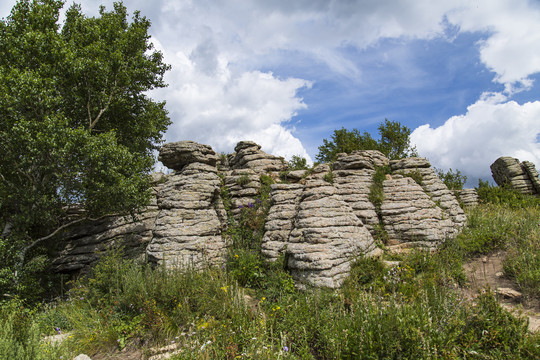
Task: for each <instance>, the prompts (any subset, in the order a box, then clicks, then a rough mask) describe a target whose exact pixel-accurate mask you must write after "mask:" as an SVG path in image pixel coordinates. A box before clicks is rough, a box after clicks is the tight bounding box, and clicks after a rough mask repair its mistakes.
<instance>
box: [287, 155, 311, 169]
mask: <svg viewBox="0 0 540 360" xmlns="http://www.w3.org/2000/svg"><path fill="white" fill-rule="evenodd" d="M288 165H289V169H290V170H307V169H309V167H308V165H307V160H306V158H305V157H302V156H300V155H293V156H292V157H291V160H289V163H288Z"/></svg>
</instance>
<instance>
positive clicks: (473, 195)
mask: <svg viewBox="0 0 540 360" xmlns="http://www.w3.org/2000/svg"><path fill="white" fill-rule="evenodd" d="M454 192H455V194H456V196H457V198H458V199H459V201H460V202H461V204H463V206H464V207H474V206H477V205H478V192H476V189H462V190H455V191H454Z"/></svg>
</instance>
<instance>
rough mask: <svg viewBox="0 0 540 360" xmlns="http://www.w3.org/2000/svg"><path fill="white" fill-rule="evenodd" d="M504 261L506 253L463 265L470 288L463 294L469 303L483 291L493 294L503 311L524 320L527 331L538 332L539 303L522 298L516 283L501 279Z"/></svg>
mask: <svg viewBox="0 0 540 360" xmlns="http://www.w3.org/2000/svg"><path fill="white" fill-rule="evenodd" d="M505 257H506V253H505V252H503V251H500V252H497V253H493V254H490V255H486V256H481V257H478V258H475V259H473V260H471V261H469V262H468V263H466V264H465V265H464V269H465V272H466V274H467V277H468V280H469V284H470V285H469V287H468V288H466V289H463V291H464V293H465V295H466V296H467V297H468V298H470V299H474V298H475V297H476V296H477V294H478V293H479V292H481V291H484V290H485V289H486V288H489V289H491V290H493V291H495V292H496V293H497V297H498V300H499V302H500V304H501V306H502V307H503V308H505V309H506V310H508V311H510V312H512V313H513V314H515V315H517V316H525V317H527V318H528V319H529V330H530V331H533V332H537V331H540V302H539V301H538V299H527V298H525V297H524V296H523V295H522V294H521V292H520V291H519V286H518V285H517V284H516V282H515V281H513V280H512V279H510V278H508V277H506V276H505V275H504V269H503V261H504V259H505Z"/></svg>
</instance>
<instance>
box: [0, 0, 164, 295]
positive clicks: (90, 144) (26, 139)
mask: <svg viewBox="0 0 540 360" xmlns="http://www.w3.org/2000/svg"><path fill="white" fill-rule="evenodd" d="M62 6H63V1H55V0H42V1H29V0H20V1H18V2H17V4H16V5H15V6H14V7H13V9H12V11H11V15H10V16H9V17H8V18H7V19H6V20H2V21H0V34H1V35H0V38H1V40H0V54H1V55H0V117H1V118H2V121H1V122H0V144H1V145H0V146H1V150H0V151H1V152H2V157H1V158H0V174H1V178H0V231H1V241H2V243H3V245H2V247H3V254H2V255H7V256H8V257H7V258H6V261H5V262H4V263H3V264H2V270H1V271H2V272H5V271H8V272H11V273H13V274H17V275H18V276H13V279H14V280H15V281H19V279H18V277H20V275H21V274H23V272H24V271H25V270H24V269H23V264H24V263H25V261H26V260H27V259H28V258H31V257H32V256H34V255H35V254H36V253H37V254H39V253H40V252H39V249H37V245H40V243H41V242H42V241H44V240H46V239H48V237H47V236H48V235H49V234H52V232H53V231H54V230H56V229H59V228H60V226H62V225H63V224H65V222H66V212H67V211H68V210H69V209H70V207H73V206H77V207H81V208H82V209H84V210H85V211H86V212H85V214H86V216H88V217H99V216H101V215H104V214H109V213H124V214H127V213H133V212H134V211H135V210H137V209H138V208H139V207H141V206H142V205H144V204H145V203H146V202H147V201H148V199H149V195H150V194H149V190H148V189H149V179H148V176H147V173H148V172H149V171H150V170H151V167H152V164H153V161H154V160H153V156H152V151H153V150H154V149H155V148H156V146H157V144H158V143H160V142H161V141H162V134H163V132H164V131H165V130H166V127H167V126H168V124H169V119H168V117H167V112H166V110H165V109H164V105H165V104H164V103H162V102H155V101H153V100H151V99H150V98H148V97H147V96H146V95H144V94H145V92H146V91H148V90H151V89H154V88H159V87H163V86H165V84H164V82H163V75H164V73H165V71H166V70H167V69H168V68H169V67H168V65H165V64H163V62H162V55H161V53H159V52H157V51H152V44H151V43H150V42H149V35H148V28H149V26H150V22H149V21H148V20H147V19H146V18H144V17H142V16H140V14H139V13H138V12H135V14H134V16H133V19H132V21H131V22H130V21H128V18H127V16H128V15H127V11H126V8H125V7H124V6H123V5H122V4H121V3H116V4H115V5H114V10H112V11H110V12H107V11H105V9H104V8H101V9H100V16H99V17H97V18H88V17H86V16H85V15H84V14H82V13H81V9H80V6H78V5H73V6H71V7H70V8H69V9H68V11H67V13H66V19H65V21H64V24H63V26H62V28H60V26H59V13H60V9H61V8H62ZM21 281H22V280H21ZM6 286H7V287H6ZM17 287H18V285H17V283H16V282H13V283H11V284H8V285H6V284H3V287H2V289H0V290H1V291H2V294H4V293H13V292H17V291H19V290H17Z"/></svg>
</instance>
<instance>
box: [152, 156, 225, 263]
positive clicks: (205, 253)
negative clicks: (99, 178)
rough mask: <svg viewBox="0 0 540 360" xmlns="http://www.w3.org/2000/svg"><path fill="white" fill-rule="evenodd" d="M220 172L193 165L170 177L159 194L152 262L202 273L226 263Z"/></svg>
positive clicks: (198, 163) (194, 163)
mask: <svg viewBox="0 0 540 360" xmlns="http://www.w3.org/2000/svg"><path fill="white" fill-rule="evenodd" d="M220 184H221V179H220V178H219V176H218V175H217V168H216V167H215V166H211V165H208V164H204V163H200V162H193V163H190V164H187V165H185V166H184V167H183V168H182V169H181V170H180V171H177V172H175V173H174V174H173V175H171V176H169V177H168V179H167V182H166V183H165V184H163V186H161V188H160V189H159V192H158V195H157V197H158V207H159V209H160V212H159V214H158V216H157V219H156V223H155V227H154V229H153V238H152V241H151V242H150V244H149V245H148V247H147V249H146V253H147V255H148V259H149V260H150V261H152V262H155V263H158V264H162V263H165V264H166V265H175V266H184V267H191V268H194V269H200V268H202V267H204V266H208V265H212V264H218V263H220V262H221V261H222V260H223V259H224V251H225V242H224V241H223V238H222V237H221V230H222V225H221V221H222V220H221V218H220V209H221V208H223V206H222V205H221V198H220V197H219V189H220Z"/></svg>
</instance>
